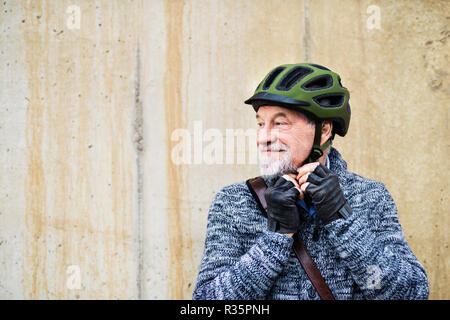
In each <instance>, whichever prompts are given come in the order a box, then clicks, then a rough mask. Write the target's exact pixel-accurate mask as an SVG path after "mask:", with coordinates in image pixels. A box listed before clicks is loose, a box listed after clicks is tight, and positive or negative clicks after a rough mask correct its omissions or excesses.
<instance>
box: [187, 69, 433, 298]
mask: <svg viewBox="0 0 450 320" xmlns="http://www.w3.org/2000/svg"><path fill="white" fill-rule="evenodd" d="M246 103H247V104H251V105H252V106H253V108H254V110H255V111H256V119H257V125H258V134H257V144H258V149H259V161H260V171H261V175H262V180H263V182H264V183H265V185H266V187H267V188H266V189H264V190H265V192H264V197H263V199H261V198H260V199H258V198H257V196H256V195H255V192H254V190H251V186H250V184H249V183H246V182H245V181H243V182H241V183H236V184H232V185H229V186H226V187H224V188H222V190H220V191H219V192H218V193H217V194H216V196H215V198H214V200H213V202H212V204H211V207H210V210H209V214H208V223H207V233H206V241H205V249H204V254H203V259H202V262H201V266H200V272H199V275H198V279H197V283H196V287H195V289H194V293H193V298H194V299H320V298H321V297H323V296H322V295H319V294H320V292H319V291H321V290H322V291H323V288H322V289H321V290H319V289H320V286H318V285H317V284H316V283H315V281H317V280H315V279H313V278H311V276H310V272H311V271H310V270H309V271H308V266H306V267H305V266H304V265H303V263H302V261H301V259H300V257H299V258H298V259H297V257H296V253H297V251H295V253H294V250H293V244H294V248H295V243H296V242H295V240H297V243H298V241H301V243H302V247H304V248H306V249H305V251H306V252H308V253H309V254H307V256H308V257H310V258H309V259H310V260H311V259H312V261H313V262H312V263H311V264H310V266H311V265H313V266H314V269H315V270H316V271H317V272H318V273H320V275H321V277H319V278H322V282H324V285H323V286H325V287H327V289H328V290H329V292H330V296H332V298H335V299H427V298H428V281H427V276H426V273H425V270H424V268H423V266H422V265H421V264H420V263H419V261H418V260H417V259H416V257H415V256H414V254H413V253H412V252H411V249H410V248H409V246H408V244H407V242H406V240H405V237H404V235H403V231H402V228H401V226H400V223H399V220H398V213H397V209H396V206H395V203H394V201H393V199H392V197H391V195H390V194H389V192H388V191H387V189H386V187H385V186H384V184H383V183H381V182H378V181H374V180H369V179H366V178H363V177H361V176H359V175H357V174H355V173H351V172H349V171H347V165H346V162H345V161H344V159H343V158H342V156H341V154H340V153H339V152H338V151H337V150H336V149H335V148H333V147H332V146H331V143H332V140H333V139H334V136H335V134H338V135H340V136H345V134H346V133H347V130H348V127H349V123H350V105H349V92H348V90H347V89H346V88H345V87H343V86H342V83H341V79H340V77H339V75H338V74H336V73H334V72H332V71H331V70H329V69H328V68H325V67H323V66H320V65H317V64H310V63H300V64H290V65H282V66H279V67H276V68H275V69H273V70H272V71H271V72H269V73H268V74H267V75H266V77H265V78H264V79H263V80H262V81H261V83H260V84H259V85H258V87H257V89H256V91H255V93H254V95H253V96H252V97H251V98H250V99H248V100H247V101H246ZM264 200H265V202H266V204H265V206H264V208H263V207H262V206H261V203H262V202H264ZM296 237H298V238H296ZM298 239H300V240H298ZM305 251H303V252H305ZM307 265H308V263H307Z"/></svg>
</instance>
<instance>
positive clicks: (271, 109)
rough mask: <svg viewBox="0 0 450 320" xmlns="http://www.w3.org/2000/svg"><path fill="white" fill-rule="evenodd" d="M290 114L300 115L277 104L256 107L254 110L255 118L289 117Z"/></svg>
mask: <svg viewBox="0 0 450 320" xmlns="http://www.w3.org/2000/svg"><path fill="white" fill-rule="evenodd" d="M290 116H291V117H292V116H297V117H298V116H301V115H300V114H299V112H296V111H293V110H289V109H286V108H283V107H279V106H261V107H259V109H258V112H256V119H259V118H261V117H271V118H274V117H286V118H289V117H290Z"/></svg>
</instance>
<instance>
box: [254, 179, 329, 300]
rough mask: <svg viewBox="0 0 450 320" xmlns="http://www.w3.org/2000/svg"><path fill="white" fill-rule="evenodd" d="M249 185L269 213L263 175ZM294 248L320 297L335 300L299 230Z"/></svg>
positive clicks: (295, 235) (256, 198) (295, 236)
mask: <svg viewBox="0 0 450 320" xmlns="http://www.w3.org/2000/svg"><path fill="white" fill-rule="evenodd" d="M246 183H247V186H248V188H249V189H250V192H251V193H252V195H253V197H254V198H255V200H256V202H257V203H258V205H259V207H260V209H262V211H263V212H264V214H266V215H267V213H266V209H267V203H266V199H265V198H264V191H265V190H266V189H267V185H266V183H265V181H264V179H263V178H262V177H256V178H252V179H248V180H247V182H246ZM293 249H294V252H295V255H296V256H297V259H298V261H300V264H301V266H302V267H303V269H304V270H305V272H306V274H307V275H308V278H309V280H310V281H311V283H312V285H313V286H314V288H316V290H317V293H318V294H319V297H320V298H321V299H322V300H334V297H333V294H332V293H331V290H330V288H328V286H327V284H326V282H325V280H324V278H323V277H322V275H321V274H320V271H319V269H318V268H317V266H316V264H315V263H314V261H313V260H312V258H311V256H310V255H309V253H308V251H307V250H306V247H305V245H304V244H303V241H302V239H301V238H300V235H299V234H298V232H296V233H295V234H294V245H293Z"/></svg>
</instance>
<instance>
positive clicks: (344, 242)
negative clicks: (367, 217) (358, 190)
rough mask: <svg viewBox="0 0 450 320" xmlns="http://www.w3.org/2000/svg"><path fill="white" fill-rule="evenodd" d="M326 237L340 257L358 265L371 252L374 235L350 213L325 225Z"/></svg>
mask: <svg viewBox="0 0 450 320" xmlns="http://www.w3.org/2000/svg"><path fill="white" fill-rule="evenodd" d="M325 229H326V230H327V231H328V238H329V241H330V242H331V244H332V245H333V246H334V247H335V248H336V251H337V252H338V254H339V256H340V257H341V258H342V259H345V260H347V261H351V263H352V264H354V265H355V266H356V265H360V264H361V263H362V262H363V261H367V260H366V259H365V258H366V257H367V256H368V255H370V253H371V243H373V241H374V239H375V235H374V234H373V233H372V232H370V231H369V230H368V228H367V226H365V225H363V223H361V219H357V217H356V215H355V214H353V215H351V216H350V217H349V218H348V219H338V220H335V221H333V222H331V223H330V224H328V225H326V226H325Z"/></svg>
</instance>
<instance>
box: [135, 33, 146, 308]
mask: <svg viewBox="0 0 450 320" xmlns="http://www.w3.org/2000/svg"><path fill="white" fill-rule="evenodd" d="M134 90H135V91H134V108H135V118H134V140H133V144H134V146H135V148H136V171H137V172H136V175H137V221H136V224H137V226H136V229H137V234H138V235H137V242H138V248H137V250H138V265H137V275H136V285H137V293H138V299H139V300H141V299H143V292H144V290H143V289H144V288H143V272H144V270H143V258H144V256H143V238H142V237H143V230H142V228H143V224H142V222H143V221H142V217H143V211H142V210H143V205H142V202H143V193H144V190H143V189H144V183H143V179H144V178H143V151H144V134H143V131H144V130H143V128H144V109H143V107H142V99H141V57H140V47H139V40H138V41H137V47H136V79H135V85H134Z"/></svg>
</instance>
